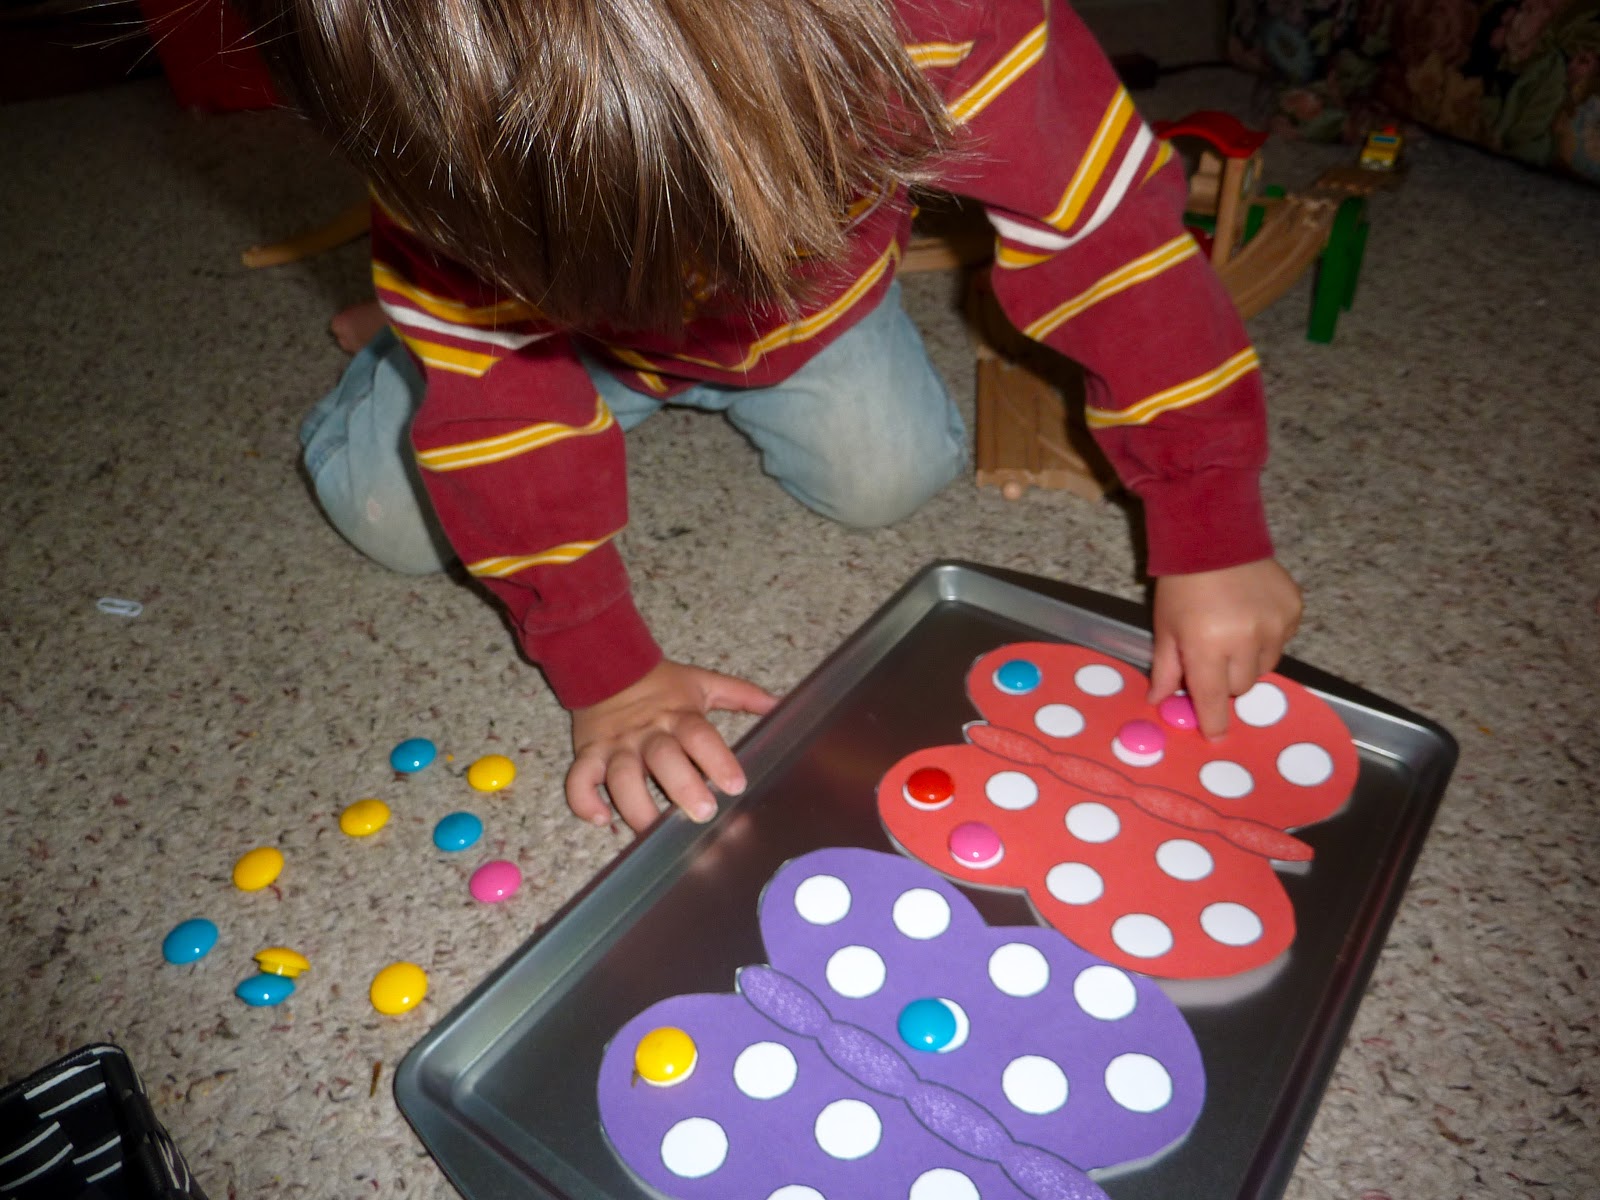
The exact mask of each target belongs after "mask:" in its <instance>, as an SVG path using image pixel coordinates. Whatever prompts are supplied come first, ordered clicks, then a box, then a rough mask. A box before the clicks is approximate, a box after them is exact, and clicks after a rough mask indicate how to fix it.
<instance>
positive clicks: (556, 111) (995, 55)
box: [240, 0, 1300, 829]
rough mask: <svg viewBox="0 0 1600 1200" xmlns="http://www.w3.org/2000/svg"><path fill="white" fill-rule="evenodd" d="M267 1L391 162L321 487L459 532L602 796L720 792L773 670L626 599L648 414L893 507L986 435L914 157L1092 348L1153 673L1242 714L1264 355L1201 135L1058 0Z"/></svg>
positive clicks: (341, 140)
mask: <svg viewBox="0 0 1600 1200" xmlns="http://www.w3.org/2000/svg"><path fill="white" fill-rule="evenodd" d="M240 2H241V3H244V4H245V6H246V7H247V8H250V9H252V13H251V15H252V16H253V17H254V18H255V27H256V28H258V29H259V30H261V31H262V34H263V36H262V38H261V41H262V43H263V45H264V46H265V47H266V48H267V49H268V51H269V52H270V53H273V54H274V55H276V57H277V59H278V63H279V66H280V68H281V69H282V72H283V74H284V75H285V76H286V79H287V84H288V87H289V90H290V93H291V94H292V95H294V96H295V97H296V98H297V99H298V101H299V102H300V104H301V105H302V106H303V107H304V108H305V109H306V110H307V112H308V113H309V114H310V115H311V116H312V117H313V119H315V120H316V121H317V122H318V123H319V124H320V125H321V126H322V127H323V128H324V129H325V130H327V132H328V133H329V134H330V135H331V136H332V137H333V138H334V139H335V140H336V141H337V143H338V144H339V145H340V146H341V147H342V148H343V149H344V150H345V152H346V153H347V154H349V156H350V157H351V159H352V160H353V161H354V162H355V164H356V165H357V166H358V167H359V168H360V169H361V170H362V171H364V172H365V173H366V175H367V177H368V178H369V179H371V180H372V183H373V192H374V197H375V205H374V219H373V278H374V283H375V285H376V289H377V292H378V296H379V299H380V301H381V302H382V304H383V307H384V311H385V314H386V315H387V317H388V320H389V322H390V325H391V326H392V329H393V330H394V334H390V333H388V332H387V331H386V332H385V333H383V334H380V335H379V337H378V338H377V339H376V340H375V341H374V343H373V344H372V345H371V346H369V347H367V349H366V350H364V351H363V352H362V354H361V355H360V356H358V358H357V359H356V360H355V362H354V363H352V367H351V372H350V374H349V375H347V377H346V380H345V383H344V384H343V385H341V389H340V390H339V391H336V392H335V393H333V394H332V395H330V397H328V398H327V400H325V401H324V402H323V404H322V405H320V406H319V409H318V411H317V412H315V413H314V414H313V416H312V418H310V419H309V420H308V423H307V427H306V430H305V436H306V438H307V443H308V444H307V465H308V467H309V468H310V470H311V472H312V475H313V477H314V478H316V479H317V482H318V489H319V495H320V496H321V497H322V500H323V503H324V506H325V507H326V508H327V509H328V510H329V514H330V516H331V517H332V518H333V520H334V522H335V523H336V524H337V525H338V526H339V528H340V529H341V531H342V532H344V533H345V534H346V536H347V537H350V539H351V540H352V541H354V542H355V543H356V544H357V545H358V546H360V547H362V548H363V549H365V550H367V551H368V552H369V553H371V554H373V555H374V557H377V558H378V559H379V561H384V562H387V563H388V564H389V565H392V566H396V567H398V568H400V569H409V570H427V569H435V568H437V567H438V566H439V565H441V563H442V562H443V561H444V560H445V559H446V558H447V557H448V555H449V553H450V550H449V549H446V548H445V544H444V542H443V540H442V538H441V534H442V535H443V536H444V537H447V538H448V546H449V548H451V549H453V551H454V553H455V554H456V555H459V557H460V559H461V561H462V562H463V563H464V564H465V567H466V569H467V571H468V572H470V573H471V574H472V575H473V576H474V577H475V578H476V579H478V580H479V581H480V582H481V583H483V585H484V586H485V587H487V588H488V589H489V590H490V591H491V592H492V593H493V594H494V595H495V596H496V597H497V598H498V600H499V601H500V602H501V603H502V604H503V605H504V606H505V608H506V610H507V613H508V616H509V617H510V619H511V622H512V624H513V627H514V628H515V630H516V631H517V636H518V639H519V641H520V643H521V646H522V648H523V650H524V651H525V652H526V653H527V655H528V657H529V658H530V659H532V660H533V661H534V662H536V663H538V664H539V665H540V667H541V668H542V669H543V671H544V673H545V676H546V678H547V679H548V681H549V683H550V685H551V687H552V688H553V689H554V691H555V693H556V695H557V697H558V698H559V699H560V700H561V702H562V703H563V704H564V705H565V706H566V707H567V708H568V709H569V710H570V711H571V713H572V729H573V744H574V762H573V766H572V768H571V770H570V772H569V773H568V776H567V781H566V793H567V801H568V804H569V805H570V807H571V808H572V810H573V812H574V813H576V814H577V815H578V816H580V817H582V818H585V819H587V820H590V821H594V822H596V823H600V824H604V823H606V822H607V821H609V820H610V819H611V813H612V809H613V808H614V809H615V811H616V813H617V814H619V815H620V816H621V817H622V818H623V819H624V820H625V821H627V823H628V824H629V825H631V826H633V827H634V828H635V829H642V828H643V827H644V826H645V825H646V824H648V823H649V822H650V821H651V820H653V819H654V817H655V815H656V813H655V806H654V804H653V802H652V801H651V798H650V795H649V791H648V789H647V786H646V785H647V780H648V779H650V778H654V779H655V781H656V782H657V783H658V784H659V785H660V787H661V789H662V790H663V792H664V793H665V794H666V795H667V797H668V798H669V799H670V800H671V801H672V802H673V803H675V804H677V805H679V806H680V807H682V808H683V809H684V810H685V811H686V812H687V813H688V814H689V815H690V816H691V817H694V818H696V819H707V818H708V817H709V816H710V815H711V814H712V812H713V811H714V802H713V799H712V797H711V794H710V792H709V791H708V789H707V787H706V780H708V779H709V780H710V782H711V783H713V784H714V785H715V786H716V787H718V788H720V789H721V790H722V791H723V792H725V793H730V794H736V793H738V792H739V791H741V790H742V789H743V787H744V782H745V781H744V778H743V775H742V773H741V771H740V767H739V764H738V762H737V760H736V759H735V757H734V756H733V754H732V752H731V751H730V750H729V749H728V747H727V746H726V745H725V744H724V742H723V739H722V738H721V736H720V735H719V734H718V733H717V731H716V730H715V728H714V727H713V726H712V725H711V724H710V722H709V721H708V720H707V719H706V715H707V714H708V713H710V712H712V711H714V710H719V709H720V710H731V711H745V712H751V713H763V712H766V711H767V710H768V709H769V708H770V707H771V706H772V705H773V704H774V703H775V699H774V697H772V696H771V695H769V694H768V693H766V692H765V691H763V690H762V689H760V688H758V687H756V686H755V685H754V684H751V683H749V682H746V681H744V680H741V679H737V678H734V677H732V676H727V675H722V674H718V673H715V672H711V671H705V670H702V669H699V668H696V667H693V666H689V665H686V664H680V663H674V662H671V661H668V660H666V659H664V658H663V656H662V654H661V651H660V650H659V649H658V647H657V646H656V643H655V641H654V640H653V638H652V637H651V635H650V632H649V630H648V629H647V627H646V625H645V623H644V621H643V619H642V618H641V617H640V615H639V613H638V612H637V611H636V609H635V608H634V605H633V602H632V599H631V597H630V592H629V585H628V581H627V577H626V574H625V572H624V568H623V565H622V562H621V559H620V557H619V555H618V552H617V550H616V547H615V545H614V543H613V539H614V537H615V535H616V534H617V533H618V532H619V531H620V530H621V529H622V527H623V526H624V524H625V523H626V520H627V504H626V495H625V482H626V481H625V468H624V457H623V438H622V433H623V430H624V429H626V428H628V427H630V426H632V425H633V424H636V423H637V422H639V421H640V420H643V419H644V417H645V416H647V415H649V413H651V412H653V411H655V410H656V409H657V408H659V407H660V406H661V405H662V404H663V403H667V402H670V403H674V404H688V405H694V406H697V407H701V408H705V409H709V410H713V411H718V412H725V413H727V415H728V416H729V419H730V420H732V421H733V422H734V423H735V425H737V426H738V427H739V428H740V429H741V430H743V431H744V432H745V433H746V434H747V435H748V436H749V437H750V439H751V440H752V442H754V443H755V445H756V446H757V448H758V449H759V450H760V451H761V453H762V458H763V465H764V467H765V469H766V470H767V471H768V472H769V473H770V474H772V475H774V476H775V477H776V478H777V479H778V481H779V482H780V484H781V485H782V486H783V487H784V488H785V489H787V490H788V491H790V492H791V493H792V494H793V495H795V496H796V497H797V498H799V499H800V500H801V501H802V502H804V503H806V504H808V505H810V506H811V507H812V508H814V509H816V510H818V511H819V512H822V513H825V514H827V515H829V516H832V517H834V518H836V519H838V520H840V521H843V522H846V523H848V524H852V525H858V526H863V527H870V526H876V525H882V524H888V523H890V522H892V521H894V520H897V519H899V518H900V517H902V516H904V515H906V514H908V513H909V512H911V511H912V510H914V509H915V508H916V507H917V506H918V505H919V504H921V503H922V502H923V501H924V500H925V499H927V498H928V497H929V496H931V495H932V494H933V493H934V492H935V491H937V490H938V489H939V488H941V487H942V486H944V484H945V483H947V482H949V480H950V479H952V478H954V477H955V475H956V474H957V473H959V472H960V471H961V470H962V469H963V467H964V459H965V434H964V430H963V429H962V425H961V420H960V418H959V416H958V415H957V413H956V410H955V408H954V406H953V405H952V404H951V402H950V399H949V397H948V395H946V393H945V390H944V387H943V385H942V384H941V383H940V381H939V378H938V376H937V374H936V372H935V371H934V370H933V369H932V367H931V366H930V365H929V363H928V360H927V356H926V353H925V351H924V350H923V348H922V345H921V342H920V340H919V338H918V336H917V334H916V332H915V330H914V329H913V328H912V326H911V324H910V322H909V320H908V319H907V318H906V316H905V314H904V312H903V311H902V310H901V308H900V305H899V299H898V287H897V285H896V284H895V282H894V272H895V267H896V265H897V263H898V261H899V256H900V253H901V250H902V248H903V246H904V244H905V241H906V238H907V236H908V232H909V225H910V217H909V205H908V202H907V199H906V196H907V189H908V188H909V187H910V186H913V185H921V186H926V187H931V188H937V189H941V190H944V191H947V192H953V193H957V194H961V195H964V196H967V197H970V198H972V199H974V200H976V201H978V202H980V203H981V204H982V205H983V206H984V207H985V209H986V210H987V212H988V214H989V217H990V221H991V223H992V225H993V226H994V229H995V233H996V239H997V240H996V266H995V269H994V273H993V282H994V290H995V292H996V295H997V297H998V299H999V301H1000V303H1001V305H1002V306H1003V307H1004V308H1005V310H1006V312H1007V313H1008V315H1009V316H1010V318H1011V319H1012V321H1013V323H1014V324H1015V325H1016V326H1017V327H1018V328H1019V329H1021V330H1023V331H1024V332H1025V333H1027V334H1028V335H1029V336H1031V337H1034V338H1036V339H1037V340H1039V341H1042V342H1044V343H1046V344H1048V345H1050V346H1052V347H1054V348H1056V349H1058V350H1060V351H1061V352H1063V353H1065V354H1067V355H1069V356H1070V357H1072V358H1074V359H1077V360H1078V361H1079V362H1081V363H1083V364H1084V366H1085V367H1086V369H1087V372H1088V376H1089V382H1088V419H1089V423H1090V426H1091V428H1092V429H1093V430H1094V432H1095V435H1096V437H1097V439H1098V441H1099V443H1100V445H1101V446H1102V448H1103V449H1104V450H1105V452H1106V453H1107V455H1108V456H1109V458H1110V459H1111V461H1112V463H1113V464H1114V465H1115V466H1116V468H1117V471H1118V473H1119V475H1120V476H1121V478H1122V480H1123V482H1124V483H1125V484H1126V485H1127V486H1128V487H1129V488H1130V489H1131V490H1133V491H1134V492H1135V493H1137V494H1138V495H1139V496H1140V497H1141V498H1142V500H1143V502H1144V507H1145V514H1146V518H1145V519H1146V525H1147V534H1148V545H1149V563H1148V567H1149V571H1150V573H1151V574H1152V575H1153V576H1156V577H1157V582H1156V585H1155V600H1154V614H1153V616H1154V628H1155V647H1154V662H1153V667H1152V678H1151V699H1152V700H1154V701H1159V700H1160V699H1162V698H1164V697H1165V696H1166V695H1168V694H1170V693H1172V692H1173V691H1174V690H1175V689H1176V688H1178V687H1179V686H1180V685H1182V686H1185V687H1186V688H1187V691H1188V693H1189V695H1190V697H1191V699H1192V700H1193V701H1194V704H1195V707H1196V709H1197V711H1198V713H1199V719H1200V724H1201V727H1202V729H1203V730H1204V731H1205V732H1206V733H1207V734H1208V735H1211V736H1219V735H1220V734H1221V733H1222V732H1223V731H1224V730H1225V728H1226V725H1227V720H1228V708H1229V699H1230V697H1232V696H1235V695H1238V694H1240V693H1242V692H1244V691H1245V690H1247V689H1248V688H1249V687H1250V686H1251V684H1252V683H1253V682H1254V681H1255V679H1256V678H1257V677H1258V676H1259V675H1260V674H1261V673H1262V672H1264V671H1266V670H1269V669H1270V668H1271V667H1272V666H1273V665H1274V664H1275V663H1276V661H1277V659H1278V657H1279V654H1280V653H1281V651H1282V648H1283V645H1284V643H1285V641H1286V640H1287V639H1288V638H1289V637H1290V636H1291V635H1292V633H1293V631H1294V628H1295V626H1296V624H1297V622H1298V619H1299V614H1300V597H1299V592H1298V590H1297V588H1296V587H1295V585H1294V583H1293V581H1292V580H1291V579H1290V578H1289V576H1288V574H1287V573H1286V572H1284V570H1283V569H1282V568H1281V567H1280V566H1278V564H1277V563H1276V562H1275V561H1274V560H1273V557H1272V547H1271V543H1270V540H1269V536H1268V533H1267V529H1266V522H1265V518H1264V515H1263V512H1262V506H1261V500H1260V496H1259V489H1258V475H1259V472H1260V469H1261V466H1262V464H1263V462H1264V459H1265V436H1264V416H1263V403H1262V394H1261V383H1260V375H1259V372H1258V370H1257V360H1256V357H1255V354H1254V352H1253V351H1252V350H1251V349H1250V346H1249V344H1248V342H1247V340H1246V338H1245V334H1244V331H1243V328H1242V326H1241V324H1240V322H1239V320H1238V318H1237V316H1236V314H1235V312H1234V309H1233V307H1232V305H1231V303H1230V301H1229V299H1228V297H1227V295H1226V293H1225V292H1224V291H1223V289H1222V287H1221V285H1220V284H1219V282H1218V281H1217V279H1216V277H1215V275H1214V274H1213V273H1212V272H1211V270H1210V268H1209V266H1208V265H1207V264H1206V262H1205V260H1204V258H1203V256H1201V255H1200V254H1199V253H1197V249H1196V246H1195V244H1194V242H1193V241H1192V239H1191V238H1190V237H1189V235H1188V234H1187V233H1186V232H1185V231H1184V230H1183V228H1182V226H1181V222H1180V216H1181V211H1182V207H1183V201H1184V197H1185V191H1186V188H1185V181H1184V178H1183V174H1182V170H1181V167H1180V165H1179V164H1178V163H1177V162H1176V161H1175V160H1174V156H1173V155H1172V154H1171V153H1170V151H1169V150H1168V148H1167V147H1166V146H1165V145H1164V144H1163V143H1161V142H1159V141H1157V140H1155V139H1153V138H1152V136H1151V134H1150V132H1149V130H1148V129H1147V128H1146V126H1145V125H1144V123H1143V122H1142V121H1141V120H1140V119H1139V117H1138V116H1137V115H1136V114H1135V113H1134V111H1133V106H1132V104H1131V102H1130V101H1129V99H1128V97H1127V95H1126V93H1125V92H1124V91H1123V90H1122V89H1121V87H1120V86H1119V85H1118V83H1117V80H1116V78H1115V76H1114V74H1113V72H1112V70H1111V68H1110V66H1109V64H1108V63H1107V62H1106V60H1105V58H1104V57H1103V55H1102V54H1101V53H1100V51H1099V49H1098V48H1097V47H1096V46H1095V44H1094V42H1093V40H1092V39H1091V37H1090V36H1089V34H1088V33H1087V32H1086V31H1085V29H1084V28H1083V26H1082V25H1081V24H1080V23H1079V21H1078V19H1077V18H1076V17H1075V16H1074V14H1073V13H1072V11H1071V10H1070V9H1069V8H1068V7H1067V6H1066V4H1065V3H1062V2H1061V0H1045V2H1044V3H1043V4H1041V3H1040V0H731V2H730V3H725V4H724V3H716V2H714V0H497V2H490V0H450V2H448V3H446V2H444V0H370V2H369V3H364V4H351V5H342V4H332V3H330V2H329V0H240ZM394 335H398V338H399V339H400V340H402V341H403V342H404V344H405V347H406V349H407V350H408V351H409V354H407V353H404V352H402V351H401V350H400V348H399V347H400V343H399V342H398V341H396V340H395V336H394ZM424 384H425V390H426V399H425V400H424V401H423V402H422V403H421V407H420V410H419V411H416V412H415V413H413V411H412V410H413V407H414V403H415V402H414V400H413V399H412V398H411V397H413V396H414V395H415V396H420V395H421V394H422V392H423V390H424ZM396 397H398V400H397V399H396ZM408 424H409V426H410V433H409V437H410V442H411V445H412V447H414V461H412V457H411V455H410V454H409V453H403V452H402V446H403V443H404V439H405V437H406V427H407V425H408ZM423 489H425V492H426V500H419V493H420V492H421V491H422V490H423Z"/></svg>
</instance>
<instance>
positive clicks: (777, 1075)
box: [733, 1042, 800, 1100]
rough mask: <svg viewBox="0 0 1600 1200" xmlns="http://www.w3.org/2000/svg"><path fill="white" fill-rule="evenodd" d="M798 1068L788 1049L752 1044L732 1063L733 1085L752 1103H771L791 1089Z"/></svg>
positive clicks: (783, 1046) (764, 1044)
mask: <svg viewBox="0 0 1600 1200" xmlns="http://www.w3.org/2000/svg"><path fill="white" fill-rule="evenodd" d="M799 1073H800V1066H799V1064H798V1063H796V1062H795V1060H794V1054H793V1053H792V1052H791V1051H790V1049H789V1047H787V1046H785V1045H782V1044H781V1043H779V1042H755V1043H753V1044H752V1045H749V1046H746V1047H745V1048H744V1049H743V1050H741V1051H740V1052H739V1057H738V1058H736V1059H734V1060H733V1082H734V1083H735V1084H736V1085H737V1086H738V1088H739V1090H740V1091H741V1092H743V1093H744V1094H745V1095H746V1096H749V1097H750V1099H752V1100H772V1099H775V1098H776V1097H778V1096H781V1095H783V1094H784V1093H785V1092H787V1091H788V1090H789V1089H790V1088H792V1087H793V1086H794V1081H795V1077H796V1076H798V1075H799Z"/></svg>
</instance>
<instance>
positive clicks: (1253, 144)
mask: <svg viewBox="0 0 1600 1200" xmlns="http://www.w3.org/2000/svg"><path fill="white" fill-rule="evenodd" d="M1154 129H1155V131H1156V133H1157V134H1159V135H1160V136H1161V137H1164V138H1168V139H1171V138H1176V137H1197V138H1201V139H1202V140H1204V141H1207V142H1209V143H1211V146H1212V148H1213V149H1215V150H1216V151H1217V153H1219V154H1221V155H1223V156H1224V157H1226V158H1249V157H1250V155H1252V154H1254V153H1255V152H1256V151H1257V150H1259V149H1261V143H1263V142H1265V141H1266V140H1267V135H1266V134H1265V133H1264V132H1262V131H1261V130H1259V129H1251V128H1250V127H1249V126H1248V125H1246V124H1244V123H1243V122H1242V121H1240V120H1239V118H1238V117H1236V116H1234V115H1233V114H1232V113H1225V112H1216V111H1214V110H1211V109H1207V110H1205V111H1203V112H1195V113H1190V114H1189V115H1188V116H1187V117H1182V118H1180V119H1179V120H1176V121H1157V122H1156V123H1155V125H1154Z"/></svg>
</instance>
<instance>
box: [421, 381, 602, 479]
mask: <svg viewBox="0 0 1600 1200" xmlns="http://www.w3.org/2000/svg"><path fill="white" fill-rule="evenodd" d="M615 423H616V422H615V418H613V417H612V415H611V410H610V409H609V408H607V407H606V402H605V401H604V400H602V399H601V398H600V397H599V396H596V397H595V398H594V419H593V420H592V421H590V422H589V423H588V424H587V425H561V424H558V423H557V422H555V421H540V422H539V423H538V424H536V425H527V426H524V427H523V428H521V429H514V430H512V431H511V432H510V433H502V434H500V435H499V436H497V437H492V438H482V439H480V440H478V441H475V442H459V443H457V444H456V445H453V446H436V447H434V448H433V449H432V450H419V451H417V465H418V466H420V467H421V468H422V469H423V470H425V471H463V470H466V469H467V468H468V467H481V466H484V465H485V464H487V463H495V462H503V461H505V460H506V459H508V458H516V457H517V456H518V455H519V454H528V453H530V452H531V451H534V450H539V449H542V448H543V447H545V446H549V445H552V444H554V443H555V442H562V441H566V440H567V439H568V438H575V437H588V436H590V435H591V434H596V433H600V432H602V431H604V430H607V429H610V428H611V426H612V425H614V424H615Z"/></svg>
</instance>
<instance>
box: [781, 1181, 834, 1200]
mask: <svg viewBox="0 0 1600 1200" xmlns="http://www.w3.org/2000/svg"><path fill="white" fill-rule="evenodd" d="M767 1200H828V1198H827V1197H826V1196H824V1195H823V1194H822V1193H821V1192H819V1191H817V1189H816V1188H813V1187H806V1186H805V1185H804V1184H801V1183H791V1184H788V1185H786V1186H784V1187H781V1188H779V1189H778V1190H777V1191H775V1192H773V1193H772V1195H770V1196H768V1197H767Z"/></svg>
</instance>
